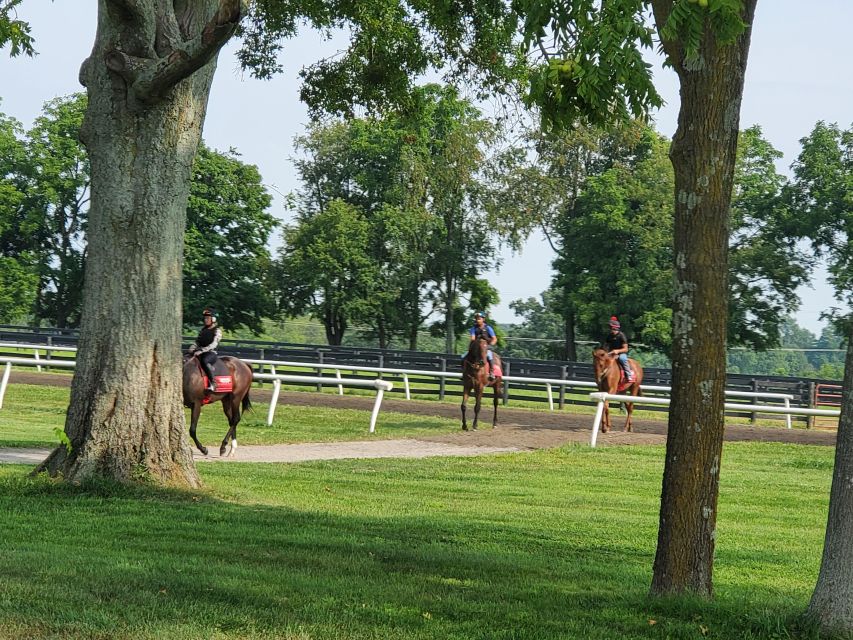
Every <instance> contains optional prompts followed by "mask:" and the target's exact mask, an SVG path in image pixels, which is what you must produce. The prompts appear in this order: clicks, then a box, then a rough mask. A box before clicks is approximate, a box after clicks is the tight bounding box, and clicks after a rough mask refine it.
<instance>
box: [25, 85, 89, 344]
mask: <svg viewBox="0 0 853 640" xmlns="http://www.w3.org/2000/svg"><path fill="white" fill-rule="evenodd" d="M85 111H86V96H85V95H84V94H79V93H78V94H76V95H73V96H68V97H66V98H56V99H54V100H51V101H50V102H48V103H47V104H45V105H44V108H43V114H42V115H41V116H39V117H38V118H36V121H35V123H34V124H33V128H32V129H30V131H29V132H28V133H27V161H28V164H29V167H30V169H29V170H30V173H31V175H30V177H31V180H32V186H33V188H32V191H31V195H30V198H29V203H28V205H27V206H28V207H29V208H30V210H31V212H30V214H31V215H32V216H38V217H39V218H41V220H42V229H41V231H40V233H39V234H38V235H39V242H40V247H39V294H38V298H37V300H36V307H35V317H36V319H37V320H39V321H46V322H47V323H48V324H49V325H51V326H54V327H76V326H78V324H79V323H80V306H81V303H82V295H81V294H82V289H83V267H84V265H85V261H86V242H85V239H84V236H85V233H86V218H87V213H88V209H89V180H90V170H89V158H88V156H87V154H86V150H85V149H84V148H83V145H82V144H81V143H80V127H81V125H82V123H83V114H84V113H85Z"/></svg>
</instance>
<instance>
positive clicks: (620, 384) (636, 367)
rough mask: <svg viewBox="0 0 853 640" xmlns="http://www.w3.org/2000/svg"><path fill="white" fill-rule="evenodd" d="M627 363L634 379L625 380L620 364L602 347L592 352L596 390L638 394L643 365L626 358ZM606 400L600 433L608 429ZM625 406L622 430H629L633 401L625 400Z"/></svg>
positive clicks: (608, 416) (608, 419)
mask: <svg viewBox="0 0 853 640" xmlns="http://www.w3.org/2000/svg"><path fill="white" fill-rule="evenodd" d="M628 365H629V366H630V367H631V369H632V370H633V371H634V381H633V382H627V381H626V380H625V379H624V373H623V371H622V365H621V364H619V360H618V359H617V358H615V357H614V356H609V355H607V351H605V350H604V349H596V350H595V351H593V352H592V368H593V371H594V373H595V382H596V383H597V384H598V390H599V391H604V392H605V393H614V394H615V393H619V394H623V395H631V396H638V395H640V383H642V382H643V367H642V366H641V365H640V363H639V362H637V361H636V360H632V359H631V358H628ZM608 404H609V403H608V402H605V403H604V420H602V422H601V433H607V432H608V431H610V411H609V408H608V406H607V405H608ZM625 408H626V410H627V412H628V418H627V419H626V420H625V428H624V429H623V430H624V431H631V414H632V413H633V411H634V403H633V402H626V403H625Z"/></svg>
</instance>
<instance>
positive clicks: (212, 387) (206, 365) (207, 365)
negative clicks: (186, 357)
mask: <svg viewBox="0 0 853 640" xmlns="http://www.w3.org/2000/svg"><path fill="white" fill-rule="evenodd" d="M198 359H199V362H201V366H202V368H203V369H204V372H205V373H206V374H207V390H208V391H213V392H215V391H216V379H215V378H214V375H213V362H214V360H216V356H215V355H213V354H212V353H211V352H210V351H207V352H205V353H202V354H201V355H200V356H199V357H198Z"/></svg>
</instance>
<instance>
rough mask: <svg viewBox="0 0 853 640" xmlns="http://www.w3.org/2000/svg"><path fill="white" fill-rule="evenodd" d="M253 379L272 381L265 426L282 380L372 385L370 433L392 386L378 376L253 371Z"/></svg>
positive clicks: (274, 405) (273, 409) (272, 411)
mask: <svg viewBox="0 0 853 640" xmlns="http://www.w3.org/2000/svg"><path fill="white" fill-rule="evenodd" d="M253 379H254V380H272V381H273V392H272V399H271V400H270V410H269V413H268V414H267V426H269V425H271V424H272V421H273V418H274V417H275V409H276V406H278V396H279V393H280V392H281V383H282V382H308V383H317V384H335V385H347V386H352V387H372V388H374V389H376V400H375V401H374V402H373V411H372V412H371V413H370V433H374V432H375V431H376V418H377V417H378V416H379V407H380V406H381V405H382V397H383V396H384V395H385V392H386V391H391V389H393V388H394V385H393V384H392V383H391V382H387V381H386V380H380V379H379V378H377V379H376V380H362V379H355V378H335V379H331V378H321V377H318V376H291V375H280V374H273V373H255V374H254V375H253Z"/></svg>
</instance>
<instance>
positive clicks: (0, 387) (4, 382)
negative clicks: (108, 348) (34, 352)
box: [0, 358, 77, 409]
mask: <svg viewBox="0 0 853 640" xmlns="http://www.w3.org/2000/svg"><path fill="white" fill-rule="evenodd" d="M0 362H5V363H6V367H5V368H4V370H3V378H2V379H0V409H2V408H3V398H4V397H5V396H6V387H7V386H9V376H10V375H12V365H13V364H27V365H32V364H35V365H38V364H39V363H40V362H44V361H43V360H39V359H38V358H0ZM76 364H77V361H76V360H51V361H50V365H51V366H55V367H74V366H75V365H76Z"/></svg>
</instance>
